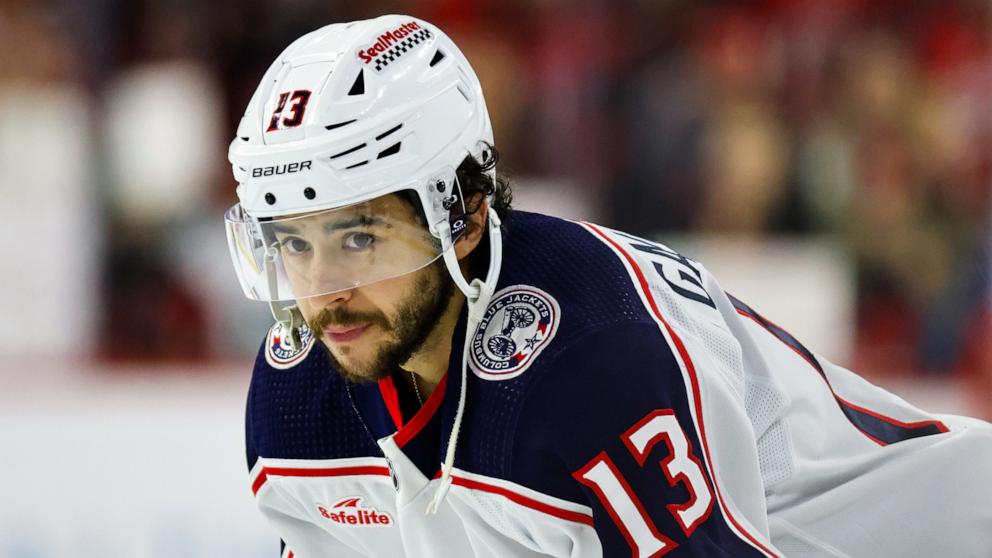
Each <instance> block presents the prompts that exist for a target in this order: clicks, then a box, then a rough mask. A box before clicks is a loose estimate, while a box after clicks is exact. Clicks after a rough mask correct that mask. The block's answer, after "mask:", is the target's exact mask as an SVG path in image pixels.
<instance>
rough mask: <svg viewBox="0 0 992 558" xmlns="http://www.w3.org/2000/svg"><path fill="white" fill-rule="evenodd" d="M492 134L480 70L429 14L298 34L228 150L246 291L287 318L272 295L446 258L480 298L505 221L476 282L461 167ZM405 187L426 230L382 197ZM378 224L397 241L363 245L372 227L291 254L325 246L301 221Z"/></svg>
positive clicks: (493, 221) (370, 278)
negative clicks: (462, 261)
mask: <svg viewBox="0 0 992 558" xmlns="http://www.w3.org/2000/svg"><path fill="white" fill-rule="evenodd" d="M492 143H493V133H492V126H491V124H490V121H489V114H488V112H487V110H486V104H485V100H484V98H483V95H482V88H481V86H480V84H479V80H478V78H477V77H476V75H475V72H474V71H473V70H472V67H471V66H470V65H469V63H468V61H467V60H466V59H465V57H464V55H463V54H462V53H461V51H460V50H459V49H458V47H456V46H455V44H454V42H452V41H451V39H450V38H448V36H447V35H445V34H444V33H443V32H442V31H441V30H440V29H438V28H437V27H435V26H434V25H432V24H430V23H427V22H425V21H423V20H419V19H416V18H413V17H409V16H402V15H388V16H382V17H379V18H376V19H371V20H364V21H356V22H352V23H346V24H333V25H328V26H326V27H322V28H320V29H318V30H316V31H313V32H311V33H309V34H307V35H304V36H303V37H300V38H299V39H297V40H296V41H294V42H293V43H292V44H291V45H290V46H289V47H288V48H286V50H285V51H284V52H283V53H282V54H280V55H279V57H278V58H277V59H276V61H275V62H274V63H273V64H272V66H271V67H270V68H269V69H268V71H267V72H266V73H265V76H264V77H263V78H262V81H261V83H260V84H259V86H258V89H257V90H256V91H255V94H254V95H253V96H252V98H251V101H250V102H249V103H248V108H247V110H246V111H245V114H244V117H243V118H242V119H241V123H240V125H239V126H238V131H237V137H236V138H234V140H233V141H232V142H231V146H230V150H229V153H228V158H229V160H230V162H231V165H232V168H233V171H234V177H235V179H236V180H237V181H238V187H237V194H238V199H239V200H240V203H238V204H236V205H235V206H233V207H232V208H231V209H229V210H228V211H227V213H226V214H225V222H226V226H227V237H228V244H229V248H230V252H231V258H232V261H233V263H234V267H235V270H236V272H237V275H238V279H239V281H240V283H241V286H242V288H243V290H244V292H245V295H246V296H248V297H249V298H252V299H256V300H265V301H269V302H271V303H273V312H274V313H275V314H276V317H277V319H280V320H281V321H286V319H287V318H286V316H285V315H284V314H283V313H281V312H280V311H279V310H278V308H277V306H276V305H275V304H274V303H275V301H289V300H298V299H301V298H306V297H309V296H316V295H321V294H328V293H331V292H335V291H339V290H345V289H350V288H355V287H357V286H359V285H363V284H369V283H373V282H376V281H381V280H385V279H389V278H391V277H396V276H398V275H402V274H405V273H409V272H412V271H415V270H417V269H420V268H422V267H424V266H425V265H428V264H429V263H431V262H433V261H435V260H436V259H437V258H439V257H444V259H445V263H446V265H447V267H448V269H449V272H450V273H451V275H452V277H453V278H454V280H455V282H456V284H457V285H458V286H459V288H461V290H462V291H463V292H464V293H465V294H466V296H468V297H469V301H470V303H471V302H475V301H477V300H478V299H479V298H480V296H481V295H483V294H484V293H485V291H490V292H491V289H487V288H486V287H491V285H488V284H487V283H490V279H492V277H494V274H495V273H498V267H499V261H498V260H499V254H498V253H497V252H498V251H499V250H498V244H499V239H498V234H499V232H498V227H499V220H498V218H496V215H495V212H493V211H490V212H489V227H488V228H489V234H490V239H493V236H494V235H495V236H496V237H497V238H496V246H494V247H493V248H494V249H493V250H491V260H490V264H491V265H490V276H492V277H488V278H487V280H486V281H485V282H480V281H476V282H473V284H471V285H470V284H469V283H468V282H467V281H466V280H465V279H464V277H463V276H462V275H461V271H460V269H459V267H458V265H457V260H456V259H455V257H454V255H453V250H452V249H451V248H452V246H453V243H454V240H456V239H457V236H458V234H459V233H460V232H461V228H462V227H463V226H464V220H463V219H459V217H463V213H464V211H461V212H459V211H458V208H459V207H460V206H461V207H463V206H462V205H461V204H462V203H463V200H462V199H461V193H460V190H459V188H458V185H457V181H456V178H455V169H456V168H457V167H458V166H459V164H460V163H461V162H462V161H463V160H464V159H465V157H466V156H469V155H472V156H474V157H475V158H476V159H477V160H478V161H480V162H487V161H488V160H489V157H491V156H492V154H491V152H490V151H489V148H490V146H491V145H492ZM493 174H494V172H493ZM404 190H409V191H412V192H414V193H415V194H416V195H415V196H411V197H410V199H415V200H419V203H420V205H421V206H422V210H423V215H422V217H423V218H424V219H426V222H423V223H420V225H419V230H416V229H417V225H414V226H411V225H410V223H409V222H402V223H401V222H399V221H397V220H396V219H395V218H394V217H395V216H394V215H391V214H390V213H389V211H388V210H387V209H384V208H383V206H382V204H381V203H379V202H377V201H376V200H379V201H381V200H382V199H383V198H384V196H386V195H388V194H393V193H397V192H401V191H404ZM371 223H375V224H378V225H381V226H382V227H384V228H388V229H390V230H391V231H392V232H391V234H392V235H393V239H394V240H395V242H392V243H387V244H380V245H379V247H380V248H381V249H379V250H376V251H370V250H365V251H363V250H361V249H362V248H364V247H366V244H367V243H368V242H369V240H368V238H367V237H362V236H358V237H357V240H356V238H355V237H354V236H355V235H352V237H351V238H347V239H343V240H342V239H340V238H339V239H336V240H335V241H334V243H333V244H334V246H333V247H329V248H327V249H322V250H321V252H322V254H323V256H322V257H321V259H320V260H319V261H317V259H316V257H315V258H311V259H310V261H304V259H303V258H298V260H299V261H298V262H296V263H294V260H293V258H294V257H295V255H300V254H305V253H307V252H306V251H307V250H311V251H312V252H313V253H316V252H317V250H315V249H314V247H313V246H312V245H311V244H310V243H309V241H305V240H301V239H300V238H299V236H298V235H297V234H296V233H298V232H300V231H304V230H325V231H327V230H332V229H335V227H337V228H338V229H344V228H348V226H349V225H351V226H354V225H356V224H357V225H358V226H362V225H369V224H371ZM359 234H360V233H359ZM300 262H302V263H300ZM315 262H316V263H315ZM301 266H302V267H301ZM317 267H320V268H322V269H323V271H322V272H321V273H312V271H313V270H314V269H315V268H317ZM294 268H296V271H294ZM303 268H306V269H307V270H309V271H311V273H309V278H308V279H305V280H304V279H301V277H302V276H305V275H307V273H301V272H300V270H301V269H303ZM317 275H319V278H318V277H317ZM486 298H488V297H486Z"/></svg>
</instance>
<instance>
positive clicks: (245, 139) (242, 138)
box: [241, 136, 251, 141]
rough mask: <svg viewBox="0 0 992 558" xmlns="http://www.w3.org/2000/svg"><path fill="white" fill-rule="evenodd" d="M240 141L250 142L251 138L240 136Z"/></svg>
mask: <svg viewBox="0 0 992 558" xmlns="http://www.w3.org/2000/svg"><path fill="white" fill-rule="evenodd" d="M241 141H251V138H250V137H248V136H241Z"/></svg>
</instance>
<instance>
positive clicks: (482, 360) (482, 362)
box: [469, 285, 561, 380]
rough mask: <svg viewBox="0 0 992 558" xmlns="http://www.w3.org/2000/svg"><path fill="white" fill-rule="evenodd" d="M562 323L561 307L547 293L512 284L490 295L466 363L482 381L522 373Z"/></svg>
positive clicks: (549, 341)
mask: <svg viewBox="0 0 992 558" xmlns="http://www.w3.org/2000/svg"><path fill="white" fill-rule="evenodd" d="M560 322H561V307H560V306H559V304H558V301H557V300H555V298H554V297H553V296H551V295H550V294H548V293H547V292H545V291H543V290H541V289H539V288H537V287H533V286H529V285H511V286H509V287H505V288H503V289H501V290H500V291H499V292H497V293H496V294H494V295H493V298H492V300H491V301H490V302H489V306H488V307H487V308H486V312H485V314H484V315H483V316H482V321H480V322H479V326H478V327H477V328H476V330H475V332H474V333H473V336H472V346H471V351H470V353H471V358H470V360H469V364H470V366H471V368H472V371H473V372H474V373H475V375H476V376H478V377H480V378H482V379H484V380H509V379H510V378H516V377H517V376H519V375H521V374H523V373H524V372H525V371H527V368H529V367H530V365H531V363H533V362H534V360H536V359H537V356H538V355H539V354H540V353H541V351H542V350H543V349H544V348H545V347H547V346H548V345H549V344H550V343H551V340H552V338H554V336H555V333H556V332H557V331H558V324H559V323H560Z"/></svg>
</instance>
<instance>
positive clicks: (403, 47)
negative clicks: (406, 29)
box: [375, 29, 431, 72]
mask: <svg viewBox="0 0 992 558" xmlns="http://www.w3.org/2000/svg"><path fill="white" fill-rule="evenodd" d="M430 38H431V32H430V30H428V29H421V30H420V31H417V32H416V33H414V34H413V35H410V36H409V37H407V38H405V39H403V40H402V41H400V42H398V43H396V44H395V45H393V46H392V47H390V49H389V50H387V51H386V52H383V53H382V54H381V55H379V57H378V58H376V59H375V71H376V72H381V71H382V70H383V69H384V68H385V67H386V66H388V65H389V63H390V62H392V61H394V60H396V59H397V58H399V57H400V56H403V55H404V54H406V51H408V50H412V49H413V47H415V46H417V45H419V44H420V43H422V42H423V41H426V40H427V39H430Z"/></svg>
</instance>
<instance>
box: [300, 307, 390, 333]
mask: <svg viewBox="0 0 992 558" xmlns="http://www.w3.org/2000/svg"><path fill="white" fill-rule="evenodd" d="M364 324H369V325H378V326H380V327H382V329H389V328H390V326H389V321H388V320H387V319H386V316H384V315H383V314H381V313H379V312H355V311H353V310H348V309H346V308H334V309H331V308H324V309H323V310H321V311H320V312H318V313H317V315H316V316H314V317H313V318H311V319H310V320H308V321H307V325H308V326H310V331H312V332H313V334H314V336H316V337H317V339H320V338H321V336H322V335H323V332H324V329H325V328H327V327H328V326H331V325H338V326H358V325H364Z"/></svg>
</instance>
